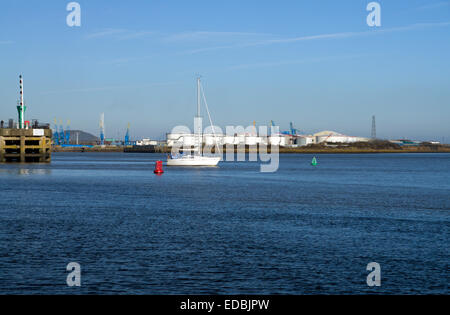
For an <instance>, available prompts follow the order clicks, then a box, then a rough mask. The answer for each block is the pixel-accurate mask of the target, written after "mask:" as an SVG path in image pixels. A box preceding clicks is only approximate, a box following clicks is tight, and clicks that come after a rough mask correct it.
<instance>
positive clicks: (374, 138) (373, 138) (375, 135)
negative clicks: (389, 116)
mask: <svg viewBox="0 0 450 315" xmlns="http://www.w3.org/2000/svg"><path fill="white" fill-rule="evenodd" d="M371 137H372V140H376V139H377V124H376V121H375V115H373V116H372V136H371Z"/></svg>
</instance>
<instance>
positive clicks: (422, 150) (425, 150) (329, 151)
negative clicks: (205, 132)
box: [52, 146, 450, 154]
mask: <svg viewBox="0 0 450 315" xmlns="http://www.w3.org/2000/svg"><path fill="white" fill-rule="evenodd" d="M52 151H53V153H60V152H72V153H170V150H168V148H164V149H163V150H161V149H157V148H133V149H131V150H130V149H129V148H128V150H127V148H124V147H105V148H101V147H98V148H60V147H59V148H58V147H54V148H53V150H52ZM212 152H214V150H212ZM222 152H224V153H226V152H227V150H226V149H225V150H223V151H222ZM234 152H235V153H237V152H238V151H237V150H236V149H234ZM239 152H242V151H239ZM245 153H259V150H258V149H250V148H246V149H245ZM267 153H271V150H270V149H269V150H267ZM279 153H280V154H381V153H450V147H444V146H440V147H437V148H428V147H411V148H401V149H372V148H364V149H362V148H354V147H349V148H280V149H279Z"/></svg>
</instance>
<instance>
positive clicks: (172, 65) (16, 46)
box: [0, 0, 450, 142]
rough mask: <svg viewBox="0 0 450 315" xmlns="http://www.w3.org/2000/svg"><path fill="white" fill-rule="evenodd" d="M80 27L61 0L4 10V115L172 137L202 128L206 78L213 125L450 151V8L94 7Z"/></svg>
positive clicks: (136, 3) (221, 3)
mask: <svg viewBox="0 0 450 315" xmlns="http://www.w3.org/2000/svg"><path fill="white" fill-rule="evenodd" d="M78 2H79V3H80V5H81V13H82V16H81V18H82V22H81V23H82V25H81V27H73V28H71V27H68V26H67V25H66V16H67V14H68V13H69V12H67V11H66V5H67V3H69V1H64V0H46V1H42V0H40V1H37V0H27V1H23V0H22V1H18V0H3V1H2V2H1V4H0V60H1V61H0V117H1V119H4V120H6V119H8V118H12V117H14V118H16V116H17V115H16V109H15V105H16V101H17V98H18V76H19V74H20V73H22V74H23V75H24V78H25V99H26V102H27V105H28V111H27V118H29V119H31V118H38V119H40V120H41V121H47V122H53V120H54V118H55V117H56V118H58V120H60V119H62V120H63V121H64V122H66V121H67V120H69V119H70V120H71V128H73V129H82V130H86V131H89V132H92V133H95V134H97V133H98V120H99V116H100V113H102V112H104V113H105V120H106V133H107V137H122V136H123V134H124V133H125V129H126V126H127V124H128V122H130V123H131V126H132V134H133V135H134V136H135V137H145V136H147V137H152V138H162V137H164V134H165V133H166V132H169V131H170V130H171V128H172V127H174V126H175V125H188V126H191V125H192V123H193V118H192V116H193V114H194V113H195V102H196V94H195V93H196V90H195V77H196V75H197V74H201V75H202V76H203V82H204V87H205V91H206V96H207V99H208V103H209V106H210V109H211V112H212V116H213V120H214V123H215V124H217V125H219V126H226V125H244V126H248V125H250V124H252V123H253V121H256V122H257V124H258V125H266V124H268V123H269V122H270V120H274V121H275V122H276V123H277V124H278V125H280V126H281V129H288V125H289V122H290V121H293V122H294V124H295V126H296V127H297V128H298V129H300V130H302V131H304V132H306V133H311V132H316V131H320V130H336V131H339V132H342V133H345V134H349V135H358V136H370V131H371V117H372V115H374V114H375V115H376V116H377V128H378V135H379V136H380V137H384V138H400V137H408V138H414V139H420V140H428V139H436V140H439V141H441V140H442V138H443V137H445V139H446V142H450V123H449V120H450V88H449V87H450V60H449V56H450V36H449V35H450V1H443V0H395V1H394V0H390V1H386V0H384V1H379V3H380V4H381V9H382V20H381V22H382V26H381V27H378V28H371V27H369V26H368V25H367V24H366V17H367V14H368V12H367V11H366V6H367V4H368V3H369V2H370V1H368V0H366V1H363V0H349V1H332V0H322V1H312V0H309V1H301V0H295V1H287V0H282V1H273V0H271V1H267V0H245V1H243V0H240V1H235V0H226V1H225V0H215V1H203V0H198V1H197V0H193V1H181V0H180V1H149V0H145V1H144V0H142V1H141V0H133V1H114V0H108V1H106V0H89V1H87V0H84V1H78Z"/></svg>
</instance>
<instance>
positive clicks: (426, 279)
mask: <svg viewBox="0 0 450 315" xmlns="http://www.w3.org/2000/svg"><path fill="white" fill-rule="evenodd" d="M52 158H53V160H52V163H51V164H0V197H1V198H0V294H12V293H15V294H55V293H56V294H65V293H80V294H89V293H100V294H117V293H139V294H318V293H322V294H323V293H325V294H339V293H341V294H361V293H383V294H393V293H395V294H411V293H416V294H417V293H421V294H445V293H448V277H446V275H448V262H449V260H448V232H447V231H448V227H449V226H450V216H449V209H450V198H449V197H448V196H449V195H450V181H449V178H450V162H449V161H450V154H361V155H348V154H340V155H317V158H318V159H319V161H320V163H319V165H318V166H317V167H312V166H311V160H312V158H313V156H312V155H307V154H303V155H299V154H289V155H281V156H280V169H279V170H278V172H276V173H260V172H259V169H260V165H259V162H242V163H241V162H223V163H221V164H220V166H219V167H217V168H180V167H165V168H164V171H165V173H164V174H163V175H162V176H156V175H155V174H153V170H154V167H155V166H154V165H155V162H156V161H158V160H164V159H165V156H164V155H162V154H145V153H143V154H140V153H137V154H122V153H111V154H110V153H107V154H101V153H99V154H95V153H92V154H82V153H80V154H77V153H72V154H65V153H58V154H54V155H53V156H52ZM35 175H36V176H35ZM41 175H44V176H41ZM70 262H77V263H79V264H80V265H81V268H82V286H81V287H80V288H77V289H74V288H69V289H68V288H67V287H66V277H67V275H68V273H65V270H66V266H67V264H68V263H70ZM370 262H377V263H379V264H380V265H381V269H382V272H381V274H382V282H381V283H382V286H381V287H377V288H376V290H374V288H369V287H368V286H367V283H366V279H367V276H368V274H369V273H368V272H367V270H366V268H367V265H368V263H370ZM68 290H69V291H68Z"/></svg>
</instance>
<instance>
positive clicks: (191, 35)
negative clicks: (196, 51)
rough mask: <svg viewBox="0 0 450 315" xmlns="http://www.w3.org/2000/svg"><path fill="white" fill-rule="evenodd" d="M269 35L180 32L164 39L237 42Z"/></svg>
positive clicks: (171, 40)
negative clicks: (226, 40)
mask: <svg viewBox="0 0 450 315" xmlns="http://www.w3.org/2000/svg"><path fill="white" fill-rule="evenodd" d="M267 35H270V34H264V33H251V32H211V31H192V32H182V33H178V34H172V35H169V36H167V37H166V38H165V40H166V41H168V42H178V41H199V40H212V39H220V40H223V39H231V40H238V39H242V38H245V37H255V36H267Z"/></svg>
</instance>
